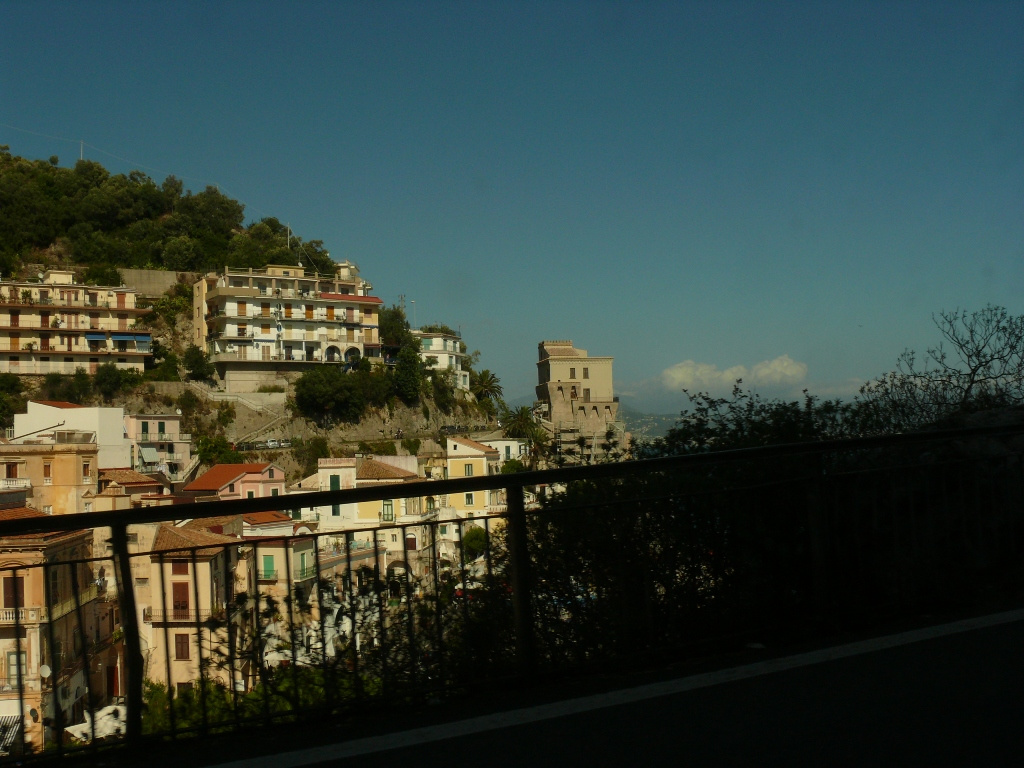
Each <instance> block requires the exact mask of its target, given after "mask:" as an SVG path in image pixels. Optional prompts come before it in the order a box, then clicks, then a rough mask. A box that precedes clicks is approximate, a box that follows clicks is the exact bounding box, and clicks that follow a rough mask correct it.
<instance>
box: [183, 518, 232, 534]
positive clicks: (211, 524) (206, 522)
mask: <svg viewBox="0 0 1024 768" xmlns="http://www.w3.org/2000/svg"><path fill="white" fill-rule="evenodd" d="M238 517H239V516H238V515H221V516H220V517H204V518H202V519H201V520H198V519H196V520H189V521H188V522H187V523H185V524H184V525H182V526H179V528H189V529H191V530H196V531H209V530H210V529H211V528H223V527H224V526H225V525H232V524H233V523H235V522H236V521H237V520H238Z"/></svg>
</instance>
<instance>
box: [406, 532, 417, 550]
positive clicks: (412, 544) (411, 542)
mask: <svg viewBox="0 0 1024 768" xmlns="http://www.w3.org/2000/svg"><path fill="white" fill-rule="evenodd" d="M405 549H406V551H408V552H415V551H416V536H415V535H414V534H411V533H409V534H406V536H405Z"/></svg>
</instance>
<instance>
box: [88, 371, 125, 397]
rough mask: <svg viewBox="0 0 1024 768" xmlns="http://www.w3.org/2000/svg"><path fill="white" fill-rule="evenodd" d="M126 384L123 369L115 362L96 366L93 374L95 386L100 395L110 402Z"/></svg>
mask: <svg viewBox="0 0 1024 768" xmlns="http://www.w3.org/2000/svg"><path fill="white" fill-rule="evenodd" d="M123 386H124V380H123V379H122V377H121V371H119V370H118V369H117V366H116V365H114V364H113V363H104V364H103V365H100V366H98V367H97V368H96V373H95V374H94V375H93V387H94V388H95V389H96V392H97V393H99V395H100V397H102V398H103V399H104V400H106V401H107V402H109V401H110V400H111V399H113V398H114V397H116V396H117V395H118V394H119V393H120V392H121V389H122V387H123Z"/></svg>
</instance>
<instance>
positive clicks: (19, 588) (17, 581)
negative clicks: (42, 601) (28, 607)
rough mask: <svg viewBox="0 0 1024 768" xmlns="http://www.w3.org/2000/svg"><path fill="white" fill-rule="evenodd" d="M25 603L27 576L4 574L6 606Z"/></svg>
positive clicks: (17, 606)
mask: <svg viewBox="0 0 1024 768" xmlns="http://www.w3.org/2000/svg"><path fill="white" fill-rule="evenodd" d="M24 605H25V577H24V576H4V608H19V607H22V606H24Z"/></svg>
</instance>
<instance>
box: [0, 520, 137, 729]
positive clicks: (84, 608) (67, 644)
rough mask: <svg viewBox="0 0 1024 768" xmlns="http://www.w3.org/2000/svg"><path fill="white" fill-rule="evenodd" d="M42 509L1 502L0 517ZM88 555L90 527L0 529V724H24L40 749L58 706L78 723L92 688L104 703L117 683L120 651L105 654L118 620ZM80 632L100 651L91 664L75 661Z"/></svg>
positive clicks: (63, 715) (65, 717)
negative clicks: (105, 609)
mask: <svg viewBox="0 0 1024 768" xmlns="http://www.w3.org/2000/svg"><path fill="white" fill-rule="evenodd" d="M39 514H40V513H39V512H38V511H36V510H32V509H27V508H25V507H16V508H7V509H0V521H2V520H7V519H13V518H19V517H31V516H36V515H39ZM91 555H92V531H72V532H66V533H45V534H24V535H16V536H0V569H2V579H0V581H2V585H3V595H2V599H3V606H2V607H0V670H2V671H0V725H2V726H3V728H4V730H5V731H6V730H7V728H9V727H12V726H13V727H14V728H15V729H16V728H17V727H18V726H19V724H23V725H24V729H25V739H26V741H27V742H28V743H29V744H31V746H32V747H34V748H36V749H41V748H42V747H43V743H44V739H45V738H52V737H53V735H54V734H53V732H48V733H44V722H53V721H54V720H55V718H56V716H57V709H58V708H59V709H60V717H61V719H62V721H63V723H64V725H71V724H73V723H79V722H82V719H83V713H84V711H85V704H86V697H87V694H88V693H89V692H90V691H91V692H92V694H93V695H94V696H95V701H96V702H97V703H98V704H99V705H100V706H102V705H103V704H104V703H106V702H107V701H109V696H110V695H113V694H114V693H116V690H117V689H116V686H117V679H118V669H117V667H116V662H113V659H114V658H116V657H111V656H110V655H108V654H107V649H108V648H109V639H110V633H111V631H112V625H113V622H112V621H111V620H109V616H107V617H106V618H107V620H103V618H104V616H103V615H101V611H100V604H99V602H98V598H99V597H100V595H99V588H98V586H97V585H96V584H95V583H94V582H93V578H92V569H91V568H90V566H89V565H88V563H87V562H83V561H85V560H87V559H88V558H89V557H90V556H91ZM44 564H46V566H48V567H47V569H44V567H43V566H44ZM72 570H75V571H76V573H75V574H74V577H75V581H74V582H73V581H72V578H73V576H72ZM76 586H77V599H76V595H75V587H76ZM79 615H80V616H81V619H82V625H81V627H80V626H79V623H78V616H79ZM16 627H17V628H18V632H19V634H18V635H17V636H16V635H15V628H16ZM83 637H84V638H87V640H88V641H89V642H90V643H91V644H93V645H94V647H95V648H94V653H96V652H97V651H98V655H97V656H96V657H95V662H96V664H95V665H94V666H91V667H90V669H89V670H83V669H82V667H81V664H79V663H78V652H79V649H80V648H81V642H82V638H83ZM51 638H52V641H51ZM105 666H106V667H107V668H109V669H110V670H111V671H112V673H113V674H112V675H107V674H106V673H104V672H103V671H102V668H103V667H105ZM108 682H109V683H112V685H113V686H114V689H113V690H109V689H107V684H108ZM19 690H20V696H21V700H20V701H19Z"/></svg>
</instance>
